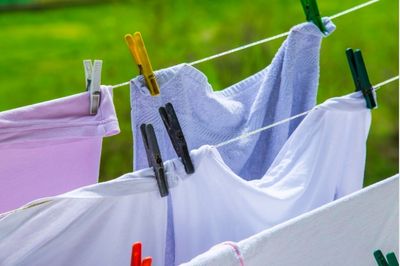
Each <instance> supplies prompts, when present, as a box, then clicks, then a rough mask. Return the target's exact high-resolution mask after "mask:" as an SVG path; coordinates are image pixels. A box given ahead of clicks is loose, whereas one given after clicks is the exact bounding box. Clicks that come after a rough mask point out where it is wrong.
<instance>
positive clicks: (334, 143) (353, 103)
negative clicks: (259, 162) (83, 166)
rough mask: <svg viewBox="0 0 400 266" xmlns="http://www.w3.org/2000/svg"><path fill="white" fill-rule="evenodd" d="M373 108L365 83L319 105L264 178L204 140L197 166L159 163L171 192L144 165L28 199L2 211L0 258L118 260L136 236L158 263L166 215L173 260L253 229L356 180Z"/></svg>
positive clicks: (316, 203)
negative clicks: (243, 173) (246, 174)
mask: <svg viewBox="0 0 400 266" xmlns="http://www.w3.org/2000/svg"><path fill="white" fill-rule="evenodd" d="M370 112H371V111H370V109H367V108H365V101H364V98H363V96H362V94H361V92H356V93H353V94H350V95H348V96H344V97H340V98H333V99H331V100H328V101H327V102H325V103H324V104H322V105H319V106H318V107H316V108H315V109H313V110H312V111H311V112H310V113H309V115H308V116H307V117H306V118H305V119H304V120H303V122H302V123H301V124H300V126H299V127H298V128H297V129H296V131H295V132H294V133H293V134H292V136H291V137H290V139H289V140H288V141H287V143H286V144H285V145H284V147H283V148H282V150H281V152H280V153H279V154H278V156H277V158H276V160H275V161H274V162H273V164H272V165H271V168H270V170H269V171H268V172H267V173H266V174H265V176H264V177H263V178H262V179H261V180H257V181H245V180H243V178H241V177H239V176H237V175H236V174H235V173H234V172H233V171H232V170H231V169H230V168H229V167H228V166H227V165H226V164H225V163H224V162H223V159H222V157H221V156H220V154H219V152H218V150H217V149H216V148H215V147H211V146H202V147H201V148H200V149H198V150H194V151H192V152H191V159H192V161H193V165H194V168H195V169H196V171H195V172H194V173H193V174H186V171H185V166H184V165H183V164H182V162H181V161H180V159H174V160H170V161H167V162H165V164H164V170H165V173H166V176H167V179H168V184H169V193H170V196H169V197H160V192H159V189H158V186H157V182H156V179H155V175H154V171H153V169H152V168H147V169H143V170H140V171H137V172H135V173H132V174H127V175H125V176H122V177H120V178H119V179H116V180H113V181H110V182H106V183H102V184H97V185H93V186H88V187H86V188H82V189H79V190H76V191H72V192H70V193H66V194H64V195H61V196H58V197H53V198H45V199H43V200H39V201H36V202H33V203H31V204H30V205H28V206H27V207H26V208H24V209H20V210H17V211H15V212H13V213H10V214H8V215H3V217H2V216H0V250H2V252H1V253H0V264H5V265H8V264H11V265H14V264H17V265H18V264H22V265H23V264H27V263H28V262H29V263H30V264H32V265H35V264H38V265H48V264H51V262H52V261H53V262H54V261H58V262H60V264H68V265H82V264H83V265H124V264H128V263H129V261H130V256H129V254H130V247H131V244H132V243H134V242H138V241H141V242H142V243H143V246H144V247H145V250H144V252H145V253H146V254H147V255H148V256H151V257H152V258H153V259H154V264H155V265H163V264H164V262H165V261H168V260H166V255H167V256H168V251H167V250H166V244H165V243H166V240H167V239H166V238H167V226H168V225H167V222H168V214H171V215H172V217H171V219H170V221H172V222H173V228H174V239H175V246H174V247H173V248H174V250H175V254H174V257H175V263H174V264H179V263H183V262H187V261H189V260H190V259H192V258H193V257H195V256H197V255H199V254H201V253H203V252H205V251H207V250H208V249H209V248H210V247H212V246H213V245H216V244H218V243H220V242H223V241H239V240H242V239H244V238H247V237H250V236H251V235H254V234H256V233H259V232H261V231H263V230H265V229H267V228H269V227H272V226H274V225H276V224H279V223H282V222H284V221H286V220H288V219H291V218H293V217H295V216H298V215H300V214H302V213H305V212H308V211H310V210H312V209H315V208H317V207H320V206H321V205H323V204H326V203H329V202H331V201H333V200H334V199H336V198H338V197H341V196H344V195H346V194H348V193H351V192H353V191H355V190H357V189H359V188H361V184H362V178H363V173H364V164H365V150H366V149H365V143H366V139H367V135H368V130H369V126H370V118H371V114H370ZM168 200H170V201H171V203H170V204H168ZM169 205H170V206H171V207H173V209H172V210H171V211H168V210H167V209H168V208H169ZM29 206H31V207H29ZM26 239H29V241H26ZM15 243H18V249H15ZM110 243H112V244H110ZM146 249H147V250H146ZM77 251H79V252H77ZM164 265H165V264H164ZM166 265H171V264H166Z"/></svg>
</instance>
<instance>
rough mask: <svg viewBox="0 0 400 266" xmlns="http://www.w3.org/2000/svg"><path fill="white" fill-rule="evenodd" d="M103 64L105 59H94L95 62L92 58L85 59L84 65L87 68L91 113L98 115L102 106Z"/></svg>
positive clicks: (86, 77)
mask: <svg viewBox="0 0 400 266" xmlns="http://www.w3.org/2000/svg"><path fill="white" fill-rule="evenodd" d="M102 65H103V61H101V60H94V62H93V64H92V60H83V66H84V69H85V79H86V90H87V91H88V92H89V93H90V108H89V114H90V115H96V114H97V111H98V109H99V107H100V100H101V91H100V85H101V67H102Z"/></svg>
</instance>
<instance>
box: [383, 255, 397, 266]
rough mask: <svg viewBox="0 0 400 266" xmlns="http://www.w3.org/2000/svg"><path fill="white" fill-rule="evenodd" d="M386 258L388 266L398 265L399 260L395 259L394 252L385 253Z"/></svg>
mask: <svg viewBox="0 0 400 266" xmlns="http://www.w3.org/2000/svg"><path fill="white" fill-rule="evenodd" d="M386 259H387V261H388V263H389V266H399V261H398V260H397V258H396V254H394V252H390V253H388V254H386Z"/></svg>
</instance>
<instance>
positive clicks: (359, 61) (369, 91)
mask: <svg viewBox="0 0 400 266" xmlns="http://www.w3.org/2000/svg"><path fill="white" fill-rule="evenodd" d="M346 56H347V61H348V63H349V66H350V70H351V74H352V76H353V81H354V84H355V86H356V91H361V92H362V94H363V95H364V98H365V101H366V103H367V108H369V109H374V108H375V107H376V101H375V97H374V94H373V87H372V85H371V82H370V81H369V77H368V73H367V69H366V68H365V64H364V59H363V57H362V54H361V51H360V49H356V50H355V51H353V49H351V48H347V49H346Z"/></svg>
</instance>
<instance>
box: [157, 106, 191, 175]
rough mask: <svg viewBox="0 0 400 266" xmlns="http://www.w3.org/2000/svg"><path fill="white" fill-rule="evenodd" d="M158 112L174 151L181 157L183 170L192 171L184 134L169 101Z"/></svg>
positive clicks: (188, 172)
mask: <svg viewBox="0 0 400 266" xmlns="http://www.w3.org/2000/svg"><path fill="white" fill-rule="evenodd" d="M159 112H160V115H161V118H162V121H163V122H164V125H165V128H166V129H167V132H168V135H169V138H170V139H171V142H172V145H173V146H174V149H175V152H176V154H177V155H178V156H179V157H180V158H181V160H182V163H183V165H184V166H185V172H186V173H187V174H192V173H194V167H193V163H192V160H191V158H190V154H189V150H188V146H187V144H186V140H185V136H184V135H183V131H182V128H181V125H180V124H179V120H178V117H177V116H176V113H175V110H174V107H173V106H172V104H171V103H167V104H166V105H165V107H160V109H159Z"/></svg>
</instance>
